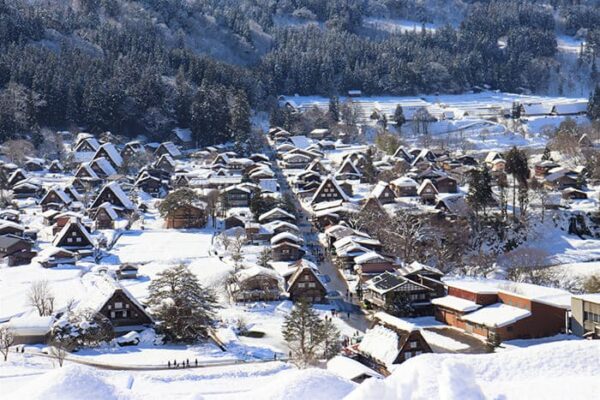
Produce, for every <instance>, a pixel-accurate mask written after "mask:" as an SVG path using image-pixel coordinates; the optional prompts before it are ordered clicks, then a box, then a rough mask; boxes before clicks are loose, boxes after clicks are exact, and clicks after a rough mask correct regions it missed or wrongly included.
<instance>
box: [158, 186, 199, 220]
mask: <svg viewBox="0 0 600 400" xmlns="http://www.w3.org/2000/svg"><path fill="white" fill-rule="evenodd" d="M199 199H200V197H199V196H198V194H197V193H196V192H194V191H193V190H192V189H189V188H181V189H177V190H176V191H174V192H171V193H169V195H168V196H167V197H165V199H164V200H163V201H161V203H160V205H159V206H158V211H159V212H160V215H161V216H162V217H166V216H168V215H170V214H171V213H172V212H174V211H175V210H177V209H179V208H180V207H182V206H188V205H193V204H194V203H196V202H197V201H198V200H199Z"/></svg>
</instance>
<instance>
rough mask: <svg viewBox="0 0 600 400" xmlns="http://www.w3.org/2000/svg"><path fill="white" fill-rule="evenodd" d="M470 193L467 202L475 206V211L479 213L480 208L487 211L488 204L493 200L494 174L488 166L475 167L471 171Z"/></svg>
mask: <svg viewBox="0 0 600 400" xmlns="http://www.w3.org/2000/svg"><path fill="white" fill-rule="evenodd" d="M468 182H469V193H468V195H467V202H468V203H469V204H470V205H471V207H473V209H474V210H475V213H477V214H479V210H483V213H484V214H485V213H486V209H487V206H488V205H490V204H491V203H492V202H493V201H494V198H493V192H492V176H491V174H490V171H489V169H488V168H485V167H484V168H483V169H475V170H473V171H471V173H470V174H469V178H468Z"/></svg>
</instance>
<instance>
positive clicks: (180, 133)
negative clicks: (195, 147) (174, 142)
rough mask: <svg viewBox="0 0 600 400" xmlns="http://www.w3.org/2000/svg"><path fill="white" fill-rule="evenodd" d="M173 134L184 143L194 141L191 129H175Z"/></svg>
mask: <svg viewBox="0 0 600 400" xmlns="http://www.w3.org/2000/svg"><path fill="white" fill-rule="evenodd" d="M173 133H174V134H175V135H176V136H177V137H178V138H179V140H181V141H182V142H185V143H188V142H191V141H192V131H191V130H190V129H183V128H175V129H173Z"/></svg>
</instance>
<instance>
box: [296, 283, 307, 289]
mask: <svg viewBox="0 0 600 400" xmlns="http://www.w3.org/2000/svg"><path fill="white" fill-rule="evenodd" d="M298 287H299V288H305V287H306V284H305V283H302V282H301V283H299V284H298Z"/></svg>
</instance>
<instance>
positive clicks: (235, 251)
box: [229, 230, 246, 270]
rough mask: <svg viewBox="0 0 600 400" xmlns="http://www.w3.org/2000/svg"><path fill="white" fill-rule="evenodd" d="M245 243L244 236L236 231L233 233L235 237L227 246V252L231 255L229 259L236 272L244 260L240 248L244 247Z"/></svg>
mask: <svg viewBox="0 0 600 400" xmlns="http://www.w3.org/2000/svg"><path fill="white" fill-rule="evenodd" d="M245 241H246V238H245V236H244V235H243V234H242V231H241V230H240V231H237V232H236V233H235V237H234V238H233V240H232V241H231V244H230V245H229V251H230V253H231V259H232V260H233V263H234V265H235V269H236V270H238V269H239V268H240V267H241V265H240V264H241V262H242V260H243V259H244V256H243V254H242V248H243V247H244V242H245Z"/></svg>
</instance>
